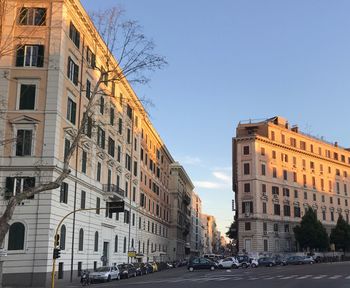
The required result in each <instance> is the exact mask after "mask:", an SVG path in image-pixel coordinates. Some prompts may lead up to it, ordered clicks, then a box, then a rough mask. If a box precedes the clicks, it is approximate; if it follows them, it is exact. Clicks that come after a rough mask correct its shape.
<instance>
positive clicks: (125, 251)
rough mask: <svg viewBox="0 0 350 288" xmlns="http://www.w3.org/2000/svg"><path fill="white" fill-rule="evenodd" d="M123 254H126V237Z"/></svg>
mask: <svg viewBox="0 0 350 288" xmlns="http://www.w3.org/2000/svg"><path fill="white" fill-rule="evenodd" d="M123 253H126V237H124V243H123Z"/></svg>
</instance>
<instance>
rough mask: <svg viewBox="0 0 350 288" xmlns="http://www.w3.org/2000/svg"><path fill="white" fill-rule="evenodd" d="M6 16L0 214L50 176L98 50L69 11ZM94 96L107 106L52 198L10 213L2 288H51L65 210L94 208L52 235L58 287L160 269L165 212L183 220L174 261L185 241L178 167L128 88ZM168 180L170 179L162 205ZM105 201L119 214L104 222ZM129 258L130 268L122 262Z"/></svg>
mask: <svg viewBox="0 0 350 288" xmlns="http://www.w3.org/2000/svg"><path fill="white" fill-rule="evenodd" d="M2 4H3V3H2ZM8 5H12V6H13V7H12V8H13V9H8V12H7V13H5V14H1V16H2V17H3V18H2V19H1V21H2V23H3V25H2V26H1V29H2V30H1V35H13V39H12V42H11V43H13V46H14V47H13V52H12V53H9V55H5V56H3V57H2V58H1V62H0V73H1V75H5V77H1V79H0V91H1V93H2V96H4V97H5V98H6V99H5V100H6V103H7V104H6V105H7V108H6V113H5V115H4V116H5V117H1V118H0V128H1V129H0V131H1V133H2V138H3V139H9V141H5V142H4V145H0V161H1V162H0V163H1V164H0V167H1V168H0V181H1V183H2V187H4V189H3V192H2V195H1V197H2V201H1V202H0V212H2V211H4V208H5V205H6V200H7V199H8V198H9V197H11V196H12V195H14V194H15V193H21V191H23V188H25V187H31V186H33V185H37V184H40V183H46V182H49V181H53V180H54V179H56V177H57V176H58V175H60V172H61V171H62V167H63V159H64V155H65V153H66V151H67V150H68V148H69V147H70V145H71V142H72V140H73V135H74V133H75V131H76V130H77V129H78V128H79V127H80V116H79V115H82V113H84V109H85V108H84V107H85V106H86V105H87V103H88V101H89V99H90V98H89V97H91V91H92V89H93V87H94V85H95V83H96V80H97V78H98V77H99V75H100V72H99V71H96V69H94V67H95V66H100V67H103V65H104V60H103V59H104V54H103V51H106V50H107V47H106V46H105V43H104V41H103V40H102V38H101V37H100V36H99V34H98V33H97V31H96V29H95V27H94V25H93V23H92V22H91V20H90V18H89V16H88V14H87V13H86V11H85V10H84V9H83V7H82V5H81V4H80V2H79V1H78V0H65V1H56V0H50V1H43V0H41V1H40V0H33V1H19V0H18V1H15V0H9V1H8ZM10 31H11V32H10ZM19 36H21V37H19ZM20 40H21V41H22V42H21V43H17V42H16V41H20ZM113 61H114V60H113ZM113 64H115V65H117V63H116V62H115V63H113ZM101 89H104V91H105V93H107V94H108V95H110V96H111V97H105V98H103V97H101V98H99V99H98V102H97V103H98V105H96V107H95V108H94V109H95V111H94V113H93V114H94V115H93V116H92V117H91V119H89V123H88V125H87V128H86V135H85V136H84V139H83V141H82V142H81V145H80V146H79V148H78V149H77V151H76V153H75V154H74V155H73V158H72V159H71V161H70V168H71V173H70V175H69V176H68V178H66V179H65V181H64V183H63V184H62V185H61V187H60V188H59V189H55V190H53V191H47V192H45V193H40V194H37V195H35V196H34V197H32V198H31V199H27V200H25V201H23V203H22V204H21V205H19V206H18V207H17V208H16V210H15V214H14V217H13V219H12V221H11V223H10V224H11V227H10V230H9V233H8V235H7V237H6V239H5V249H6V250H8V256H7V257H6V261H5V262H4V284H5V285H8V286H15V285H18V284H22V283H27V285H28V286H45V287H47V286H48V285H49V284H48V283H50V277H51V274H50V273H51V269H52V262H53V260H52V251H53V243H54V234H55V230H56V227H57V225H58V223H59V221H60V220H61V219H62V218H63V217H64V216H65V215H66V214H67V213H69V212H71V211H73V210H75V209H86V208H94V210H93V211H82V212H78V213H75V214H74V215H72V217H70V218H68V219H67V220H65V221H64V222H63V225H62V226H61V229H60V230H59V234H60V247H61V250H62V251H61V257H60V258H59V259H58V260H57V262H58V263H57V268H56V271H57V279H58V281H61V282H62V281H68V280H72V279H73V280H74V279H76V278H77V277H79V275H80V272H81V271H82V270H84V269H90V270H93V269H95V268H96V267H98V266H101V265H113V264H116V263H118V264H119V263H123V262H128V261H131V262H134V261H153V260H157V261H160V260H165V259H166V260H168V259H170V258H171V257H173V255H171V254H170V251H173V249H174V248H175V247H173V246H174V243H175V242H176V241H175V242H174V241H173V240H172V242H170V240H169V238H170V227H171V226H170V223H171V222H170V221H171V217H170V216H171V213H170V212H171V211H172V212H175V211H176V213H177V214H176V215H179V217H180V216H181V217H182V218H179V219H180V220H181V222H179V223H178V225H179V226H178V229H179V231H180V232H179V234H180V235H179V236H181V237H180V238H181V239H182V242H181V245H182V246H181V247H182V248H180V249H179V251H181V253H182V254H181V256H183V253H184V243H187V242H189V241H190V240H189V238H188V233H189V230H190V226H189V225H190V222H189V217H190V215H189V214H188V210H189V209H188V207H189V205H190V199H191V191H192V189H193V185H192V184H191V181H190V179H189V177H188V176H187V175H186V174H185V173H184V172H183V171H182V169H181V168H179V167H178V166H179V164H175V166H174V165H173V164H174V160H173V158H172V156H171V155H170V153H169V151H168V150H167V148H166V146H165V144H164V143H163V141H162V140H161V138H160V137H159V135H158V134H157V132H156V131H155V129H154V127H153V126H152V124H151V122H150V121H149V119H148V117H147V113H145V111H144V108H143V107H142V105H141V104H140V101H139V99H138V98H137V96H136V95H135V93H134V91H133V90H132V87H131V86H130V85H129V83H128V82H127V81H126V80H125V79H123V80H121V81H120V82H117V83H106V85H105V84H101ZM90 120H91V122H90ZM92 123H93V124H92ZM171 171H172V173H173V175H175V174H176V173H178V177H179V178H177V179H178V180H173V184H176V185H177V186H176V187H172V194H171V195H172V196H171V195H170V176H171V175H170V172H171ZM173 178H174V177H173ZM181 185H183V186H181ZM177 187H179V189H180V187H181V189H182V190H176V189H177ZM174 191H176V192H181V193H182V194H181V197H179V198H178V200H179V202H178V205H179V206H177V208H176V209H177V210H171V209H172V208H171V206H172V205H171V204H172V202H171V201H173V200H174V199H176V197H175V195H174ZM110 197H114V198H116V199H119V200H123V201H124V203H125V211H124V213H113V214H110V213H108V212H107V210H106V209H105V208H106V201H107V200H109V198H110ZM171 197H172V199H173V200H171ZM176 219H177V218H175V220H176ZM172 221H174V220H172ZM172 223H173V222H172ZM176 223H177V222H176ZM176 223H175V226H176V225H177V224H176ZM175 226H174V225H173V227H175ZM181 229H186V230H185V231H188V232H187V234H184V232H183V231H182V230H181ZM171 245H172V246H171ZM170 247H171V249H170ZM176 248H178V246H176ZM129 251H130V252H131V251H134V252H136V257H128V252H129ZM71 263H72V265H71Z"/></svg>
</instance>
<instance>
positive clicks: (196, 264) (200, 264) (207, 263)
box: [187, 257, 218, 272]
mask: <svg viewBox="0 0 350 288" xmlns="http://www.w3.org/2000/svg"><path fill="white" fill-rule="evenodd" d="M187 268H188V270H189V271H191V272H192V271H193V270H196V269H210V270H212V271H213V270H215V269H217V268H218V266H217V264H216V263H215V262H214V261H212V260H210V259H208V258H202V257H199V258H192V259H191V260H190V261H189V263H188V266H187Z"/></svg>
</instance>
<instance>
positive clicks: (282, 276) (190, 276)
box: [66, 263, 350, 288]
mask: <svg viewBox="0 0 350 288" xmlns="http://www.w3.org/2000/svg"><path fill="white" fill-rule="evenodd" d="M66 287H79V286H74V285H72V286H66ZM91 287H96V288H99V287H101V288H102V287H103V288H105V287H120V288H139V287H140V288H141V287H142V288H178V287H181V288H187V287H191V288H197V287H198V288H199V287H200V288H207V287H208V288H209V287H214V288H224V287H235V288H236V287H238V288H252V287H259V288H274V287H276V288H279V287H283V288H313V287H315V288H326V287H327V288H329V287H334V288H349V287H350V263H326V264H315V265H300V266H299V265H296V266H294V265H292V266H285V267H271V268H268V267H259V268H254V269H253V268H248V269H238V270H216V271H213V272H211V271H208V270H204V271H195V272H188V271H187V270H186V269H185V268H177V269H171V270H167V271H162V272H158V273H154V274H150V275H145V276H142V277H136V278H133V279H127V280H120V281H113V282H111V283H101V284H94V285H91Z"/></svg>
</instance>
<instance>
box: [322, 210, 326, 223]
mask: <svg viewBox="0 0 350 288" xmlns="http://www.w3.org/2000/svg"><path fill="white" fill-rule="evenodd" d="M322 220H323V221H326V211H322Z"/></svg>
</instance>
